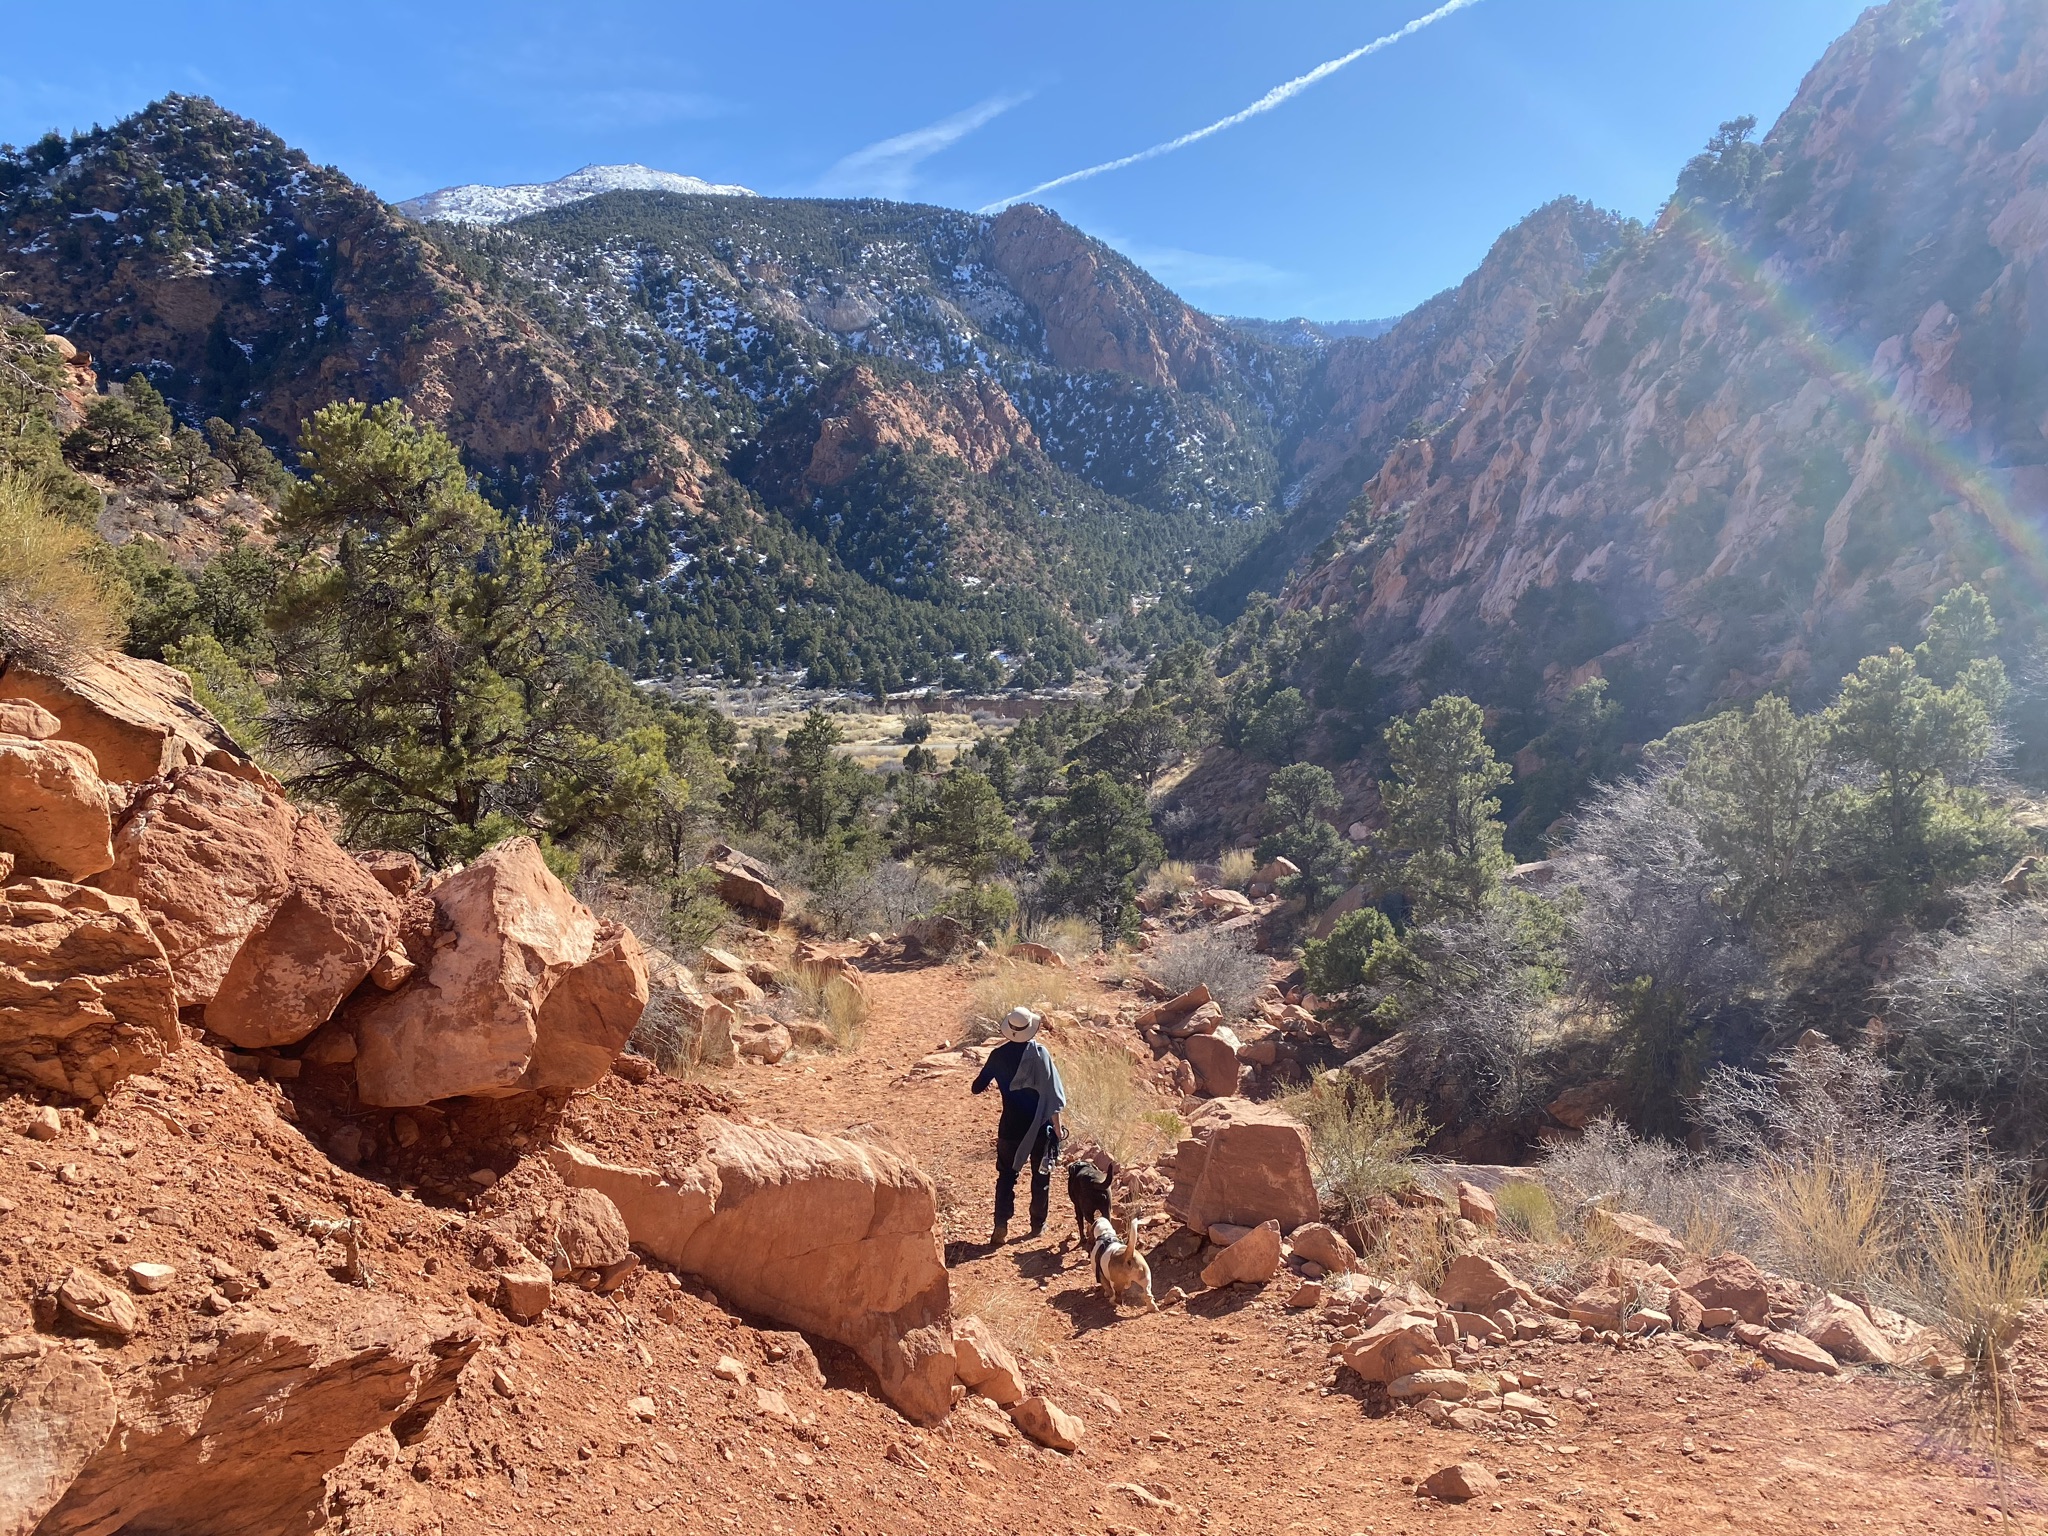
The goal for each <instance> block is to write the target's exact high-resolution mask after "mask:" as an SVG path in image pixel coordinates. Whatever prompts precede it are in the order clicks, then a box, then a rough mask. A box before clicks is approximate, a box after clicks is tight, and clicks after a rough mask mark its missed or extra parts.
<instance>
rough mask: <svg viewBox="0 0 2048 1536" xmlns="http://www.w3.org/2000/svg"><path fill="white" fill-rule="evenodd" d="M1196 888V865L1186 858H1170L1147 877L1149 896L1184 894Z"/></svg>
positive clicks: (1146, 892) (1146, 885)
mask: <svg viewBox="0 0 2048 1536" xmlns="http://www.w3.org/2000/svg"><path fill="white" fill-rule="evenodd" d="M1194 888H1195V866H1194V865H1192V864H1190V863H1188V862H1187V861H1186V860H1185V859H1168V860H1167V861H1166V862H1165V863H1164V864H1162V865H1160V866H1159V867H1158V868H1157V869H1155V870H1153V871H1152V873H1151V874H1150V875H1148V876H1146V877H1145V894H1146V895H1147V896H1183V895H1186V894H1187V893H1188V892H1189V891H1192V890H1193V889H1194Z"/></svg>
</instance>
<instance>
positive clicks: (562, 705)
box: [271, 401, 663, 862]
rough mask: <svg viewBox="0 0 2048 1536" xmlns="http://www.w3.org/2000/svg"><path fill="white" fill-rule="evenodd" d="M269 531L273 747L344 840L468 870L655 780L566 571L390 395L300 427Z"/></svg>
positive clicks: (650, 740)
mask: <svg viewBox="0 0 2048 1536" xmlns="http://www.w3.org/2000/svg"><path fill="white" fill-rule="evenodd" d="M301 458H302V460H303V462H304V464H305V466H306V469H307V471H308V472H309V475H310V478H309V479H307V480H305V481H301V482H299V483H298V484H296V485H295V486H294V487H293V490H292V493H291V495H290V496H289V497H288V498H287V499H286V502H285V506H284V509H283V515H282V519H281V530H280V540H279V545H280V551H281V553H282V555H283V557H284V559H285V562H286V574H285V577H284V579H283V581H282V582H281V584H280V588H279V592H278V596H277V598H276V600H275V602H274V604H273V607H272V612H271V618H272V630H273V638H274V644H275V662H276V669H277V674H278V685H277V688H276V690H275V694H274V700H273V729H272V732H271V742H272V745H273V746H275V747H277V748H280V749H282V750H283V751H285V752H286V753H289V754H296V755H298V756H299V757H300V758H302V760H303V761H304V762H305V764H306V766H305V768H304V769H303V771H302V772H300V773H299V774H298V775H297V776H296V779H295V783H296V784H297V786H298V787H299V788H301V789H303V790H305V791H307V792H310V793H312V794H315V795H317V796H320V797H321V798H324V799H328V800H331V801H332V802H333V803H334V804H335V805H337V806H338V807H339V808H340V810H341V812H342V816H343V819H344V821H345V822H346V824H347V827H348V832H349V835H350V836H351V837H352V838H355V839H359V840H364V841H374V842H382V843H386V844H390V845H395V846H411V847H418V848H420V849H422V850H424V851H425V852H426V853H427V854H428V855H429V856H430V857H432V858H433V859H435V860H436V861H437V862H443V861H446V860H449V859H455V858H465V857H469V856H471V855H473V854H474V853H475V852H476V851H478V849H480V848H481V847H484V846H487V845H488V844H489V843H490V842H493V841H495V840H497V839H498V838H499V837H501V836H504V835H506V834H508V833H510V832H513V831H517V830H532V831H542V830H553V831H555V832H556V833H558V834H560V833H565V832H567V831H568V830H570V829H571V828H572V827H573V826H574V825H575V824H576V823H577V821H578V820H580V819H583V818H587V817H591V816H595V815H598V814H602V813H603V811H604V808H605V807H604V802H605V801H606V798H607V797H608V796H611V795H619V796H623V797H625V798H628V799H630V798H631V795H632V793H633V792H634V790H635V788H636V787H640V788H644V787H645V783H646V781H647V780H648V779H649V778H650V777H651V776H652V775H654V774H658V773H659V772H660V771H661V768H662V763H663V756H662V733H661V731H660V728H659V727H658V726H655V725H652V724H649V723H646V720H645V706H644V705H643V704H642V703H641V702H640V701H639V699H638V697H637V695H635V694H634V692H633V690H632V688H631V686H630V685H629V684H627V683H626V682H625V681H624V680H623V679H622V678H620V677H619V676H618V675H617V674H616V673H615V672H613V671H612V670H611V669H610V668H609V667H606V666H604V665H603V664H602V663H601V662H599V661H598V660H597V659H596V658H595V657H594V656H592V655H591V654H590V652H589V650H588V648H587V640H586V638H585V637H586V636H587V634H588V625H587V622H586V620H585V617H584V615H583V614H582V613H581V611H580V609H579V603H578V596H579V594H578V591H577V584H576V565H575V562H574V561H573V560H569V559H565V558H563V557H562V556H561V554H560V553H559V552H557V551H555V550H552V549H550V548H549V546H548V543H547V541H546V539H545V538H544V537H543V536H542V535H541V534H540V533H539V532H538V531H537V530H535V529H533V528H529V527H525V526H521V525H517V524H514V523H512V522H510V521H509V520H508V519H507V518H506V517H505V516H504V514H502V513H501V512H499V511H498V510H497V509H496V508H495V507H492V506H491V505H490V504H489V503H488V502H486V501H485V500H484V499H483V498H482V497H481V496H479V495H478V494H477V493H476V492H475V491H474V490H473V489H471V487H470V484H469V479H468V476H467V474H466V473H465V472H464V470H463V466H462V461H461V458H460V457H459V456H458V454H457V453H456V450H455V445H454V444H453V443H451V442H449V440H448V439H447V437H445V436H444V435H443V434H442V433H441V432H440V431H438V430H437V429H435V428H433V427H430V426H424V425H422V424H420V423H419V422H417V421H415V420H414V419H413V418H412V416H411V415H410V413H408V412H407V411H406V410H405V408H404V407H403V406H401V405H399V404H398V403H397V402H395V401H387V402H385V403H384V404H382V405H378V406H374V407H366V406H363V405H361V404H358V403H356V402H353V401H351V402H348V403H345V404H337V405H331V406H328V407H326V408H325V409H323V410H322V411H320V412H319V413H318V414H317V415H315V416H314V418H313V419H312V421H311V422H310V423H308V425H307V429H306V433H305V437H304V439H303V441H302V443H301Z"/></svg>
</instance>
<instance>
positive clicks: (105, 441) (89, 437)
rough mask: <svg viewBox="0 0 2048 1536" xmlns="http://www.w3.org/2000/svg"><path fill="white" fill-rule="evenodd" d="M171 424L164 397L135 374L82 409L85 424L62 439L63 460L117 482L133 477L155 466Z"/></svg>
mask: <svg viewBox="0 0 2048 1536" xmlns="http://www.w3.org/2000/svg"><path fill="white" fill-rule="evenodd" d="M171 425H172V422H171V409H170V407H169V406H167V405H165V404H164V397H163V396H162V395H160V394H158V393H157V391H156V387H155V386H154V385H153V384H151V383H150V382H149V380H148V379H146V378H144V377H143V376H142V375H141V374H139V373H138V374H135V375H133V376H131V377H130V378H129V380H128V382H127V383H126V384H124V385H122V386H121V388H120V391H119V392H118V393H108V394H104V395H101V396H100V397H99V398H98V399H96V400H94V401H93V402H92V404H91V405H89V406H87V407H86V408H85V420H84V421H83V422H82V423H80V424H79V425H78V426H77V427H75V428H74V429H73V430H72V431H71V432H70V433H69V434H68V435H67V436H66V437H65V439H64V457H65V458H67V459H69V460H70V461H71V462H72V463H74V464H77V465H79V466H80V467H82V468H85V469H93V470H98V471H99V472H100V473H101V474H104V475H111V476H113V477H114V478H115V479H117V480H133V479H138V478H140V477H141V476H143V475H145V474H147V473H149V472H150V471H151V470H152V469H154V468H155V467H156V465H157V461H158V458H159V455H160V454H161V453H162V451H163V447H164V439H165V438H166V437H168V436H169V435H170V431H171Z"/></svg>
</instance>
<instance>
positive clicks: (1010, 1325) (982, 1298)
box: [953, 1270, 1051, 1360]
mask: <svg viewBox="0 0 2048 1536" xmlns="http://www.w3.org/2000/svg"><path fill="white" fill-rule="evenodd" d="M953 1315H954V1316H955V1317H966V1316H970V1315H971V1316H974V1317H978V1318H980V1319H981V1320H982V1321H983V1322H984V1323H987V1324H988V1326H989V1331H990V1332H991V1333H993V1334H994V1335H995V1336H996V1337H997V1338H998V1339H999V1340H1001V1341H1002V1343H1003V1344H1004V1345H1005V1346H1007V1347H1008V1349H1009V1351H1010V1353H1012V1354H1013V1355H1016V1356H1017V1357H1018V1358H1019V1359H1020V1360H1026V1359H1043V1358H1044V1357H1045V1347H1046V1343H1047V1340H1048V1339H1049V1337H1050V1335H1051V1315H1050V1309H1049V1308H1048V1307H1047V1306H1046V1305H1045V1304H1044V1303H1043V1302H1041V1301H1039V1300H1038V1297H1037V1293H1036V1292H1035V1291H1030V1290H1020V1289H1008V1290H1006V1289H1004V1288H1003V1287H1002V1286H1000V1285H998V1284H996V1283H995V1281H994V1280H992V1279H990V1278H988V1277H987V1276H985V1275H983V1274H981V1273H979V1272H978V1271H975V1270H961V1271H957V1272H956V1273H955V1274H954V1276H953Z"/></svg>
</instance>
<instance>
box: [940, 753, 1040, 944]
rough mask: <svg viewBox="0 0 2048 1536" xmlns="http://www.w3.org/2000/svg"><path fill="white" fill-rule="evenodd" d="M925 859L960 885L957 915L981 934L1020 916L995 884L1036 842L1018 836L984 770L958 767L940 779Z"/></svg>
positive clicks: (954, 905)
mask: <svg viewBox="0 0 2048 1536" xmlns="http://www.w3.org/2000/svg"><path fill="white" fill-rule="evenodd" d="M924 841H925V854H924V856H925V858H926V859H927V860H928V861H929V862H930V863H932V864H935V865H937V866H938V867H939V868H940V869H943V870H945V871H946V872H947V873H948V874H950V875H952V876H953V878H954V879H956V880H958V881H959V882H960V884H961V887H962V889H961V892H960V895H959V897H958V899H957V900H956V901H955V902H953V903H952V908H953V912H954V915H955V916H957V917H958V918H960V920H961V921H962V922H964V923H966V924H967V926H968V927H970V928H972V929H973V930H974V931H975V932H976V933H979V934H983V935H987V934H990V933H993V932H994V931H995V930H996V928H998V927H999V926H1000V925H1001V924H1002V923H1004V922H1006V921H1007V920H1008V919H1009V918H1011V917H1013V916H1014V915H1015V914H1016V910H1017V902H1016V898H1015V897H1014V896H1012V895H1011V894H1010V892H1009V891H1008V890H1006V889H1004V888H1003V887H1001V886H998V885H995V884H994V883H993V882H994V880H995V877H996V874H997V872H998V871H999V870H1000V869H1001V868H1002V867H1003V865H1004V864H1006V863H1014V862H1016V861H1017V860H1020V859H1023V858H1026V857H1028V856H1029V854H1030V852H1031V845H1030V844H1029V843H1027V842H1025V841H1024V839H1023V838H1021V837H1019V836H1018V835H1017V829H1016V827H1015V825H1014V824H1013V823H1012V822H1011V820H1010V813H1009V812H1008V811H1007V810H1005V809H1004V808H1003V797H1002V796H1001V795H1000V794H998V793H997V792H996V787H995V785H993V784H991V783H990V782H989V781H988V779H987V777H986V776H985V775H983V774H979V773H976V772H975V771H974V770H973V769H972V768H964V767H959V766H955V767H954V768H953V769H952V770H951V771H950V772H949V773H947V775H946V776H945V778H944V779H942V780H941V781H940V782H939V792H938V796H937V798H936V799H935V800H934V802H933V804H932V807H931V811H930V815H929V817H928V819H927V822H926V831H925V839H924Z"/></svg>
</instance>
